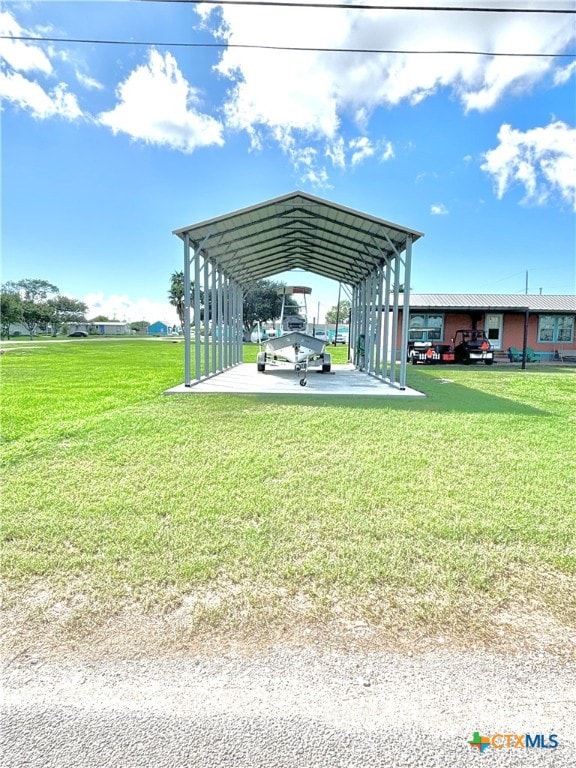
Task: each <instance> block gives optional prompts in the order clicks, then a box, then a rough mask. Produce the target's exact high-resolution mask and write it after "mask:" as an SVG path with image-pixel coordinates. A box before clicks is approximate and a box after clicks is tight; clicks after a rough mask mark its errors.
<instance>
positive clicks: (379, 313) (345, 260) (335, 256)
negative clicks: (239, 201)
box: [173, 192, 422, 390]
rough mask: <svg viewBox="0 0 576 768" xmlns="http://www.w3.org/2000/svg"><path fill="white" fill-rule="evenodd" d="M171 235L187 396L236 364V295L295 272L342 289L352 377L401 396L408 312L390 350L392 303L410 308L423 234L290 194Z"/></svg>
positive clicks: (394, 329)
mask: <svg viewBox="0 0 576 768" xmlns="http://www.w3.org/2000/svg"><path fill="white" fill-rule="evenodd" d="M173 234H175V235H177V236H178V237H179V238H180V239H181V240H182V242H183V245H184V313H185V314H184V386H185V387H191V386H193V385H195V384H198V383H199V382H201V381H204V380H206V379H207V378H210V377H212V376H216V375H217V374H221V373H223V372H224V371H227V370H229V369H230V368H232V367H234V366H236V365H239V364H240V363H241V362H242V348H243V347H242V334H243V322H242V304H243V292H244V290H246V289H248V288H249V287H250V286H251V285H252V284H253V283H254V282H255V281H257V280H262V279H266V278H270V277H272V276H273V275H276V274H278V273H280V272H285V271H288V270H291V269H302V270H306V271H308V272H313V273H315V274H317V275H320V276H322V277H327V278H331V279H333V280H335V281H338V282H340V283H343V284H344V285H347V286H348V287H349V291H350V294H351V296H352V312H351V319H350V343H351V354H352V362H353V364H354V366H355V368H356V369H358V370H361V371H365V372H366V373H368V374H370V375H371V376H374V377H376V378H378V379H381V380H382V381H383V382H386V383H387V384H389V385H391V386H393V387H396V388H400V389H401V390H403V389H405V388H406V361H407V348H408V317H409V313H408V312H405V313H404V314H403V317H402V326H401V346H400V349H398V348H397V347H396V344H397V341H396V340H397V338H398V330H399V329H398V322H399V311H398V310H399V298H400V295H401V294H402V295H403V303H404V304H405V305H408V304H409V302H410V270H411V260H412V244H413V243H414V242H415V241H416V240H418V238H420V237H422V233H421V232H416V231H415V230H412V229H406V228H405V227H401V226H399V225H398V224H392V223H390V222H388V221H384V220H383V219H379V218H377V217H375V216H370V215H368V214H366V213H361V212H360V211H355V210H352V209H350V208H345V207H344V206H341V205H337V204H336V203H332V202H329V201H328V200H323V199H322V198H319V197H313V196H312V195H309V194H306V193H304V192H293V193H290V194H288V195H283V196H282V197H277V198H274V199H273V200H268V201H266V202H263V203H260V204H258V205H254V206H251V207H249V208H243V209H241V210H238V211H234V212H233V213H228V214H225V215H223V216H218V217H216V218H214V219H210V220H208V221H203V222H200V223H198V224H192V225H191V226H188V227H183V228H182V229H177V230H175V231H174V233H173ZM204 307H205V308H206V309H208V311H207V312H206V317H204V315H203V313H204ZM192 312H193V316H194V327H193V328H192V324H191V313H192ZM201 324H203V325H204V333H202V332H201Z"/></svg>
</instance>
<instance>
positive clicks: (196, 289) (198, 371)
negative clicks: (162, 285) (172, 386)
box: [194, 246, 202, 381]
mask: <svg viewBox="0 0 576 768" xmlns="http://www.w3.org/2000/svg"><path fill="white" fill-rule="evenodd" d="M201 361H202V358H201V350H200V248H198V247H197V246H195V247H194V364H195V370H194V378H195V379H196V381H200V378H201V376H202V368H201V365H202V362H201Z"/></svg>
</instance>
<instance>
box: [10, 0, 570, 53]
mask: <svg viewBox="0 0 576 768" xmlns="http://www.w3.org/2000/svg"><path fill="white" fill-rule="evenodd" d="M140 1H141V2H142V0H140ZM146 1H147V2H148V0H146ZM176 1H177V2H180V1H181V0H176ZM161 2H163V0H161ZM0 40H19V41H23V42H32V43H82V44H88V45H145V46H159V47H163V48H247V49H253V50H262V51H299V52H306V51H308V52H310V51H313V52H315V53H385V54H410V55H413V54H416V55H434V56H511V57H524V58H541V59H573V58H576V53H509V52H508V53H507V52H500V51H422V50H414V49H409V48H406V49H399V48H318V47H315V46H310V47H308V46H290V45H256V44H250V43H174V42H162V41H160V40H155V41H145V40H100V39H96V38H94V39H89V38H81V37H32V36H30V35H0Z"/></svg>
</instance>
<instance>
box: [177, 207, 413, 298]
mask: <svg viewBox="0 0 576 768" xmlns="http://www.w3.org/2000/svg"><path fill="white" fill-rule="evenodd" d="M174 234H175V235H178V237H180V238H182V239H184V237H185V236H186V235H188V236H189V238H190V242H191V244H193V246H194V247H198V245H200V244H201V247H202V251H203V253H204V254H205V255H206V257H207V258H208V259H209V260H210V261H211V262H212V263H214V264H216V265H217V266H218V267H219V269H221V270H222V271H223V272H224V273H225V274H227V275H228V276H229V277H230V278H231V279H233V280H235V281H237V282H238V283H239V284H240V285H241V286H247V285H248V284H250V283H252V282H254V281H255V280H261V279H264V278H268V277H271V276H272V275H275V274H277V273H279V272H285V271H287V270H290V269H303V270H306V271H308V272H314V273H315V274H318V275H321V276H323V277H327V278H332V279H333V280H337V281H341V282H344V283H348V284H350V285H355V284H357V283H359V282H360V281H361V280H362V279H363V278H365V277H367V276H368V275H369V274H370V273H372V272H373V271H374V270H375V269H377V268H378V266H379V265H380V264H381V263H382V261H383V257H385V258H388V259H393V258H394V257H395V256H396V255H397V254H398V253H401V252H402V251H404V250H405V247H406V237H407V235H411V238H412V242H415V241H416V240H417V239H418V238H420V237H422V233H421V232H416V231H415V230H412V229H406V227H402V226H399V225H398V224H392V223H391V222H389V221H384V220H383V219H379V218H377V217H375V216H370V215H368V214H366V213H361V212H360V211H355V210H353V209H351V208H346V207H344V206H342V205H337V204H336V203H332V202H329V201H328V200H323V199H322V198H319V197H313V196H312V195H309V194H307V193H305V192H292V193H290V194H287V195H283V196H281V197H277V198H274V199H272V200H268V201H266V202H263V203H260V204H258V205H253V206H251V207H249V208H242V209H240V210H238V211H234V212H232V213H228V214H225V215H223V216H218V217H216V218H214V219H209V220H208V221H202V222H200V223H198V224H193V225H191V226H189V227H182V228H181V229H177V230H174Z"/></svg>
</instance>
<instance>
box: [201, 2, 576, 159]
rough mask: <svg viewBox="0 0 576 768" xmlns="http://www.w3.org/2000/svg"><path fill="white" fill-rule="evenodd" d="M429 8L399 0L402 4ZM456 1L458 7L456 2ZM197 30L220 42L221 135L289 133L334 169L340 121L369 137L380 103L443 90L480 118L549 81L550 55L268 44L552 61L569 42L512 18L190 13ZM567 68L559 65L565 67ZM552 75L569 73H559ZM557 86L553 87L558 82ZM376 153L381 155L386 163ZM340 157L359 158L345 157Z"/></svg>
mask: <svg viewBox="0 0 576 768" xmlns="http://www.w3.org/2000/svg"><path fill="white" fill-rule="evenodd" d="M427 2H428V3H429V4H431V5H434V2H433V0H406V5H411V4H413V5H418V6H422V5H425V4H426V3H427ZM457 4H458V5H462V3H457ZM197 12H198V14H199V15H200V16H201V18H202V20H203V25H204V27H207V28H210V29H211V30H212V32H213V34H214V35H215V36H216V37H217V38H218V39H220V40H224V41H227V42H228V43H230V44H231V45H235V46H242V45H261V46H265V47H266V49H265V50H255V49H247V48H239V47H234V48H232V47H229V48H227V49H225V50H224V52H223V53H222V55H221V59H220V62H219V64H218V65H217V67H216V70H217V72H218V73H219V74H220V75H223V76H224V77H226V78H227V79H229V80H230V82H231V84H232V87H231V89H230V91H229V95H228V99H227V101H226V103H225V108H224V114H225V120H226V123H227V125H228V126H229V127H231V128H233V129H237V130H244V131H246V132H247V134H248V135H249V136H250V139H251V142H252V146H253V147H261V146H263V143H264V142H265V141H266V139H267V138H272V139H273V140H277V136H278V135H279V134H278V131H279V129H280V135H281V136H282V140H283V141H284V142H285V141H286V136H287V135H290V136H292V137H294V138H295V139H296V140H297V142H298V143H299V144H300V143H303V144H306V145H310V144H311V143H312V142H314V144H315V145H316V146H318V147H319V153H318V157H324V158H327V159H328V160H329V161H331V162H332V163H333V164H334V165H335V166H336V167H339V168H342V167H344V165H343V164H344V162H345V159H346V158H344V155H343V152H342V148H341V145H340V143H339V141H340V134H341V132H342V125H343V120H344V118H345V117H346V118H349V119H351V120H353V121H354V122H355V123H356V126H357V128H358V130H359V131H361V132H362V133H363V134H367V133H368V127H369V121H370V115H371V113H372V112H374V110H376V109H378V108H379V107H382V106H394V105H398V104H400V103H401V102H406V103H409V104H417V103H418V102H420V101H422V100H424V99H426V98H429V97H431V96H432V95H434V94H435V93H437V92H438V91H440V90H450V91H452V93H453V94H454V96H455V97H456V98H457V99H458V100H459V101H460V103H461V104H462V107H463V109H464V110H465V111H471V110H478V111H481V110H487V109H490V108H492V107H494V106H495V105H496V104H497V103H498V102H499V101H500V100H501V99H502V98H503V97H505V96H506V95H509V94H511V93H512V94H520V93H524V92H527V91H529V90H530V89H531V88H533V87H534V85H535V83H536V82H537V81H538V80H541V79H542V78H544V77H551V79H553V78H554V72H555V71H556V70H557V67H558V64H557V61H556V60H555V59H553V58H543V59H539V58H534V57H520V58H511V57H496V58H495V57H487V56H479V55H472V54H471V55H462V56H457V55H447V54H446V55H442V54H433V53H431V54H425V55H422V54H416V53H407V54H392V53H390V54H385V53H382V54H377V53H335V52H328V51H324V52H322V51H319V50H315V51H278V50H276V51H270V47H274V46H276V47H278V46H289V47H293V48H294V47H310V48H316V49H318V48H326V49H328V48H349V49H350V48H353V49H364V50H382V49H388V50H408V51H430V50H436V51H441V50H446V51H454V50H460V51H497V52H508V53H521V52H533V53H543V52H545V53H559V52H562V51H564V50H565V49H566V47H567V46H568V45H569V44H570V43H571V42H573V41H574V39H575V38H576V35H575V31H574V27H573V25H572V24H571V20H570V18H569V17H566V16H562V15H546V14H534V15H527V14H521V13H511V14H490V13H484V14H479V13H470V14H465V13H452V14H451V13H441V12H438V11H433V12H430V13H425V12H421V11H419V12H410V11H397V10H390V11H360V10H353V9H350V10H343V9H337V10H336V9H326V8H314V7H309V8H306V7H304V8H297V7H292V8H278V7H274V8H270V7H263V6H259V5H257V3H256V2H255V3H254V4H250V5H247V6H234V5H224V6H221V7H220V8H219V9H218V11H217V13H216V12H214V7H213V6H211V7H207V6H199V7H198V8H197ZM566 69H568V68H566ZM562 72H563V74H562V75H556V77H558V78H562V77H568V76H569V73H568V72H567V71H566V70H562ZM557 84H560V81H558V82H557ZM390 156H391V155H390V154H388V155H387V154H386V153H384V155H383V156H382V159H389V158H390ZM347 159H348V161H352V162H358V161H359V160H361V159H362V156H361V155H358V154H355V153H352V154H351V155H350V156H349V157H348V158H347Z"/></svg>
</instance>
